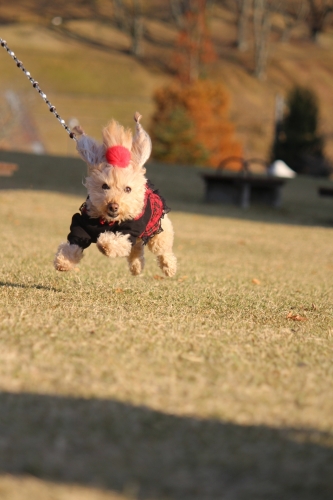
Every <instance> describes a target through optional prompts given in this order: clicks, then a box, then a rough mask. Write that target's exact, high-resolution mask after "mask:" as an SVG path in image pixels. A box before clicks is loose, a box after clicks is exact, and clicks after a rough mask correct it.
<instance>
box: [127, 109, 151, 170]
mask: <svg viewBox="0 0 333 500" xmlns="http://www.w3.org/2000/svg"><path fill="white" fill-rule="evenodd" d="M141 118H142V116H141V115H140V113H138V111H137V112H136V113H135V115H134V121H135V122H136V131H135V135H134V137H133V144H132V157H133V163H134V166H138V167H139V168H142V167H143V165H144V164H145V163H146V161H147V160H148V158H149V157H150V154H151V149H152V145H151V140H150V137H149V135H148V134H147V132H146V131H145V130H144V129H143V128H142V126H141V124H140V119H141Z"/></svg>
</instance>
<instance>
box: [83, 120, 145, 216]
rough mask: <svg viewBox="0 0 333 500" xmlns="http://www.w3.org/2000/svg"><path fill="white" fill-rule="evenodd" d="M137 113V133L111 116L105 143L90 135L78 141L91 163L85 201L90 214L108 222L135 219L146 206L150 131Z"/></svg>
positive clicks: (104, 139) (104, 137)
mask: <svg viewBox="0 0 333 500" xmlns="http://www.w3.org/2000/svg"><path fill="white" fill-rule="evenodd" d="M140 118H141V116H140V115H139V113H136V114H135V116H134V119H135V121H136V133H135V135H134V137H132V131H131V130H130V129H124V127H122V126H121V125H119V123H117V122H116V121H114V120H112V121H111V122H110V123H109V124H108V125H107V126H106V127H105V128H104V130H103V144H102V145H98V144H97V143H95V141H93V140H92V139H90V138H89V137H87V136H82V138H81V139H80V142H79V141H78V149H79V152H80V153H81V156H83V157H84V158H85V160H86V161H87V163H88V177H87V178H86V181H85V186H86V188H87V191H88V195H89V197H88V200H87V202H86V206H87V210H88V214H89V215H90V216H91V217H103V218H104V219H105V220H107V221H108V222H111V221H119V222H121V221H124V220H129V219H134V218H135V217H137V216H138V215H140V213H141V212H142V210H143V206H144V200H145V192H146V182H147V179H146V177H145V172H146V169H145V168H144V164H145V162H146V161H147V160H148V158H149V156H150V153H151V141H150V137H149V135H148V134H147V133H146V132H145V131H144V130H143V128H142V127H141V125H140Z"/></svg>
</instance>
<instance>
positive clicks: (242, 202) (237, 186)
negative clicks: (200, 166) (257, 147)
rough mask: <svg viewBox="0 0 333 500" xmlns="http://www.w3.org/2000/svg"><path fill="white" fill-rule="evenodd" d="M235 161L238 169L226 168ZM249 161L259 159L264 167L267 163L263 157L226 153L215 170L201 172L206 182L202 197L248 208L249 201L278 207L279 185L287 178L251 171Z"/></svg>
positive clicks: (280, 192)
mask: <svg viewBox="0 0 333 500" xmlns="http://www.w3.org/2000/svg"><path fill="white" fill-rule="evenodd" d="M236 162H238V163H239V164H240V165H241V169H240V170H239V171H237V172H232V171H230V170H229V171H226V167H227V166H228V165H230V164H231V163H233V164H235V163H236ZM251 163H261V164H263V165H264V166H265V168H266V170H267V164H266V162H264V161H263V160H258V159H251V160H244V159H243V158H238V157H229V158H226V159H225V160H223V161H222V162H221V163H220V165H219V166H218V168H217V169H216V170H215V172H214V173H209V174H206V173H204V174H202V178H203V180H204V183H205V201H207V202H218V203H232V204H235V205H239V206H241V207H242V208H248V207H249V206H250V204H251V203H261V204H266V205H270V206H272V207H275V208H277V207H279V206H280V205H281V200H282V188H283V186H284V185H285V183H286V180H287V179H285V178H282V177H273V176H270V175H268V174H254V173H252V172H251V171H250V168H249V166H250V164H251Z"/></svg>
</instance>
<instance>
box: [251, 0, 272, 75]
mask: <svg viewBox="0 0 333 500" xmlns="http://www.w3.org/2000/svg"><path fill="white" fill-rule="evenodd" d="M253 28H254V59H255V68H254V74H255V76H256V77H257V78H258V79H259V80H264V79H265V76H266V67H267V61H268V50H269V35H270V31H271V12H270V6H269V5H268V2H267V0H254V10H253Z"/></svg>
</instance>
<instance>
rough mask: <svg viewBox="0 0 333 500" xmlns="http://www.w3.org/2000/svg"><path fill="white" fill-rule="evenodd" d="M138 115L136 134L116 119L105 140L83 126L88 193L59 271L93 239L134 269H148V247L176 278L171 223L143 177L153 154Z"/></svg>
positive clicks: (136, 271) (66, 268) (76, 260)
mask: <svg viewBox="0 0 333 500" xmlns="http://www.w3.org/2000/svg"><path fill="white" fill-rule="evenodd" d="M140 118H141V115H140V114H139V113H136V114H135V116H134V119H135V122H136V133H135V135H134V137H132V132H131V130H130V129H126V130H125V129H124V127H122V126H121V125H119V123H117V122H116V121H114V120H112V121H111V122H110V123H109V125H108V126H107V127H105V129H104V130H103V144H98V143H97V142H96V141H94V140H93V139H91V138H90V137H88V136H87V135H85V133H84V132H83V130H82V129H81V127H76V128H75V129H74V132H75V134H76V135H77V136H78V140H77V149H78V151H79V153H80V155H81V157H82V158H83V159H84V160H85V161H86V162H87V164H88V176H87V178H86V182H85V186H86V188H87V191H88V197H87V200H86V202H85V203H83V205H82V206H81V208H80V213H77V214H75V215H74V216H73V218H72V224H71V227H70V233H69V235H68V237H67V238H68V241H67V242H65V243H62V244H61V245H60V246H59V248H58V251H57V253H56V256H55V260H54V266H55V268H56V269H57V270H58V271H70V270H71V269H73V268H74V267H75V266H77V264H78V263H79V262H80V261H81V259H82V257H83V251H84V249H85V248H87V247H88V246H89V245H90V244H91V243H96V244H97V248H98V249H99V250H100V252H102V253H103V254H104V255H105V256H107V257H127V260H128V263H129V268H130V271H131V273H132V274H133V275H138V274H140V273H141V272H142V270H143V267H144V246H145V245H146V244H147V246H148V248H149V250H150V251H151V252H152V253H153V254H154V255H156V257H157V262H158V265H159V267H160V268H161V269H162V271H163V272H164V274H165V275H166V276H174V274H175V273H176V267H177V260H176V257H175V255H174V254H173V251H172V245H173V237H174V233H173V227H172V224H171V221H170V219H169V218H168V216H167V212H168V208H167V207H166V205H165V203H164V200H163V198H162V197H161V196H160V195H159V193H158V192H157V191H156V190H154V188H153V186H152V185H151V183H150V182H149V181H148V180H147V178H146V177H145V172H146V169H145V168H144V164H145V163H146V161H147V160H148V158H149V156H150V153H151V141H150V137H149V135H148V134H147V133H146V132H145V131H144V130H143V128H142V127H141V125H140Z"/></svg>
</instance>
